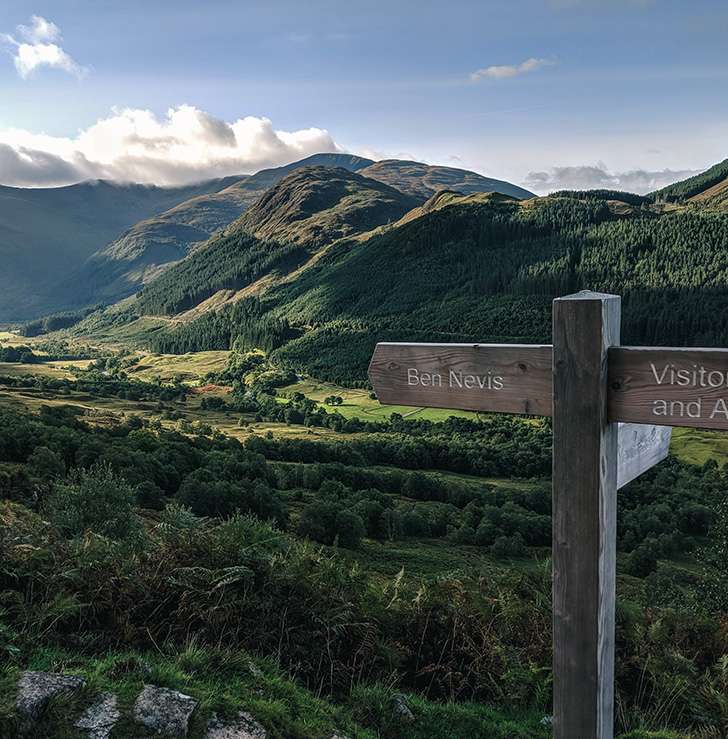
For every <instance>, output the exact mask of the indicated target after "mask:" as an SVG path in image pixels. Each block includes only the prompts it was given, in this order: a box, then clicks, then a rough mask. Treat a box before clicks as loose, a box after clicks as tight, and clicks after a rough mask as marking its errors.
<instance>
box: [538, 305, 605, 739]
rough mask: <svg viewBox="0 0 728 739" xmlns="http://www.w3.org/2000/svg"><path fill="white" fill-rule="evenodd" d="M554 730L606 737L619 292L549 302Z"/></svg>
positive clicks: (569, 735)
mask: <svg viewBox="0 0 728 739" xmlns="http://www.w3.org/2000/svg"><path fill="white" fill-rule="evenodd" d="M553 316H554V323H553V332H554V357H553V374H554V385H553V391H554V405H553V411H554V422H553V432H554V436H553V562H554V594H553V600H554V737H555V739H575V737H579V739H611V737H612V731H613V713H614V590H615V550H616V518H617V503H616V499H617V495H616V491H617V425H616V424H614V423H608V421H607V412H606V400H607V349H608V347H610V346H612V345H614V344H618V343H619V321H620V299H619V297H617V296H613V295H603V294H598V293H579V294H578V295H571V296H567V297H565V298H558V299H557V300H555V301H554V303H553Z"/></svg>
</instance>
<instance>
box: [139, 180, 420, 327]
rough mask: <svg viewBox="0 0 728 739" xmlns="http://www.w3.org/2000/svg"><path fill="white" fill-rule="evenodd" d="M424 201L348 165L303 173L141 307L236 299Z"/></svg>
mask: <svg viewBox="0 0 728 739" xmlns="http://www.w3.org/2000/svg"><path fill="white" fill-rule="evenodd" d="M418 202H419V201H418V200H417V199H415V198H413V197H411V196H409V195H405V194H404V193H401V192H399V191H398V190H395V189H393V188H391V187H389V186H387V185H384V184H382V183H381V182H377V181H376V180H372V179H369V178H367V177H362V176H360V175H358V174H356V173H355V172H349V171H348V170H346V169H344V168H342V167H302V168H300V169H296V170H295V171H293V172H291V173H290V174H288V175H286V176H285V177H284V178H283V179H282V180H280V181H279V182H278V183H277V184H276V185H274V186H273V187H272V188H270V190H268V191H267V192H266V193H265V195H264V196H263V197H262V198H261V199H260V200H259V201H258V202H257V203H256V204H255V205H254V206H252V207H251V208H250V209H249V210H247V211H246V212H245V213H244V214H243V215H242V216H241V217H240V218H238V219H237V220H235V221H234V222H233V223H232V224H230V226H229V227H228V228H227V229H226V230H225V232H224V233H222V234H220V235H219V236H217V237H214V238H212V239H211V240H210V241H209V242H208V243H207V244H206V245H205V246H204V247H202V248H200V249H198V250H197V251H195V252H194V253H193V254H191V255H190V256H189V257H188V258H187V259H185V260H183V261H182V262H180V263H179V264H177V265H175V266H174V267H172V268H170V269H169V271H167V272H166V273H165V274H164V275H162V277H160V278H159V279H157V280H155V281H153V282H152V283H151V284H149V285H147V286H146V287H145V288H144V289H143V290H141V292H140V293H139V295H138V298H137V301H136V307H137V309H138V310H139V311H140V312H142V313H144V314H158V313H162V314H166V315H169V314H174V313H179V312H180V311H185V310H188V309H189V308H191V307H193V306H194V305H196V304H198V303H199V302H201V301H203V300H207V299H208V298H210V297H211V296H213V295H214V294H215V293H217V292H220V291H222V292H224V293H225V294H224V295H223V296H220V297H221V299H223V300H229V299H232V298H234V297H236V296H235V293H236V291H239V290H247V292H250V288H251V286H252V285H253V283H254V282H255V281H256V280H257V279H259V278H261V277H264V276H267V277H268V284H270V281H271V278H273V277H276V279H281V278H283V277H284V276H286V275H288V274H289V273H290V272H292V271H294V270H296V269H299V268H300V267H302V266H303V265H305V264H306V263H307V262H308V261H309V260H310V259H312V258H313V257H317V258H318V257H320V252H321V251H322V250H324V249H325V248H327V247H329V246H330V245H331V244H333V243H335V242H337V241H339V240H342V239H346V238H347V237H353V236H360V235H361V234H362V233H363V232H365V231H372V230H373V229H375V228H377V227H379V226H382V225H385V224H387V223H391V222H394V221H397V220H398V219H399V218H401V217H402V216H403V215H404V214H405V213H407V212H408V211H410V210H411V209H412V208H413V207H415V206H417V204H418ZM219 304H220V301H218V302H216V303H215V305H216V306H217V305H219Z"/></svg>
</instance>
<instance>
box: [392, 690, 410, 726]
mask: <svg viewBox="0 0 728 739" xmlns="http://www.w3.org/2000/svg"><path fill="white" fill-rule="evenodd" d="M392 712H393V713H394V715H395V717H396V718H398V719H399V720H400V721H414V720H415V715H414V714H413V713H412V711H410V708H409V706H408V705H407V697H406V696H404V695H402V694H401V693H397V694H396V695H395V696H394V698H392Z"/></svg>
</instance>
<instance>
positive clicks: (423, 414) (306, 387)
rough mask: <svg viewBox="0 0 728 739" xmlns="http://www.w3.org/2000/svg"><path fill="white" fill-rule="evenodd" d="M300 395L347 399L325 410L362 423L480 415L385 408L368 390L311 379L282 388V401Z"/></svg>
mask: <svg viewBox="0 0 728 739" xmlns="http://www.w3.org/2000/svg"><path fill="white" fill-rule="evenodd" d="M296 392H298V393H301V394H302V395H305V396H306V397H307V398H311V400H315V401H316V402H318V403H322V404H323V402H324V399H325V398H327V397H329V396H330V395H336V396H339V397H340V398H341V399H342V400H343V403H342V404H341V405H336V406H324V408H325V409H326V410H330V412H333V411H336V412H338V413H340V414H341V415H342V416H344V418H359V419H361V420H362V421H386V420H387V419H388V418H389V417H390V416H391V415H392V413H399V414H400V415H402V416H407V417H412V418H421V419H425V420H427V421H433V422H439V421H445V420H447V419H448V418H449V417H450V416H457V417H459V418H473V419H474V418H476V416H477V414H475V413H471V412H469V411H454V410H445V409H440V408H416V407H414V406H406V405H382V404H381V403H380V402H379V401H378V400H375V399H373V398H371V397H369V391H368V390H352V389H350V388H344V387H339V386H338V385H332V384H329V383H322V382H316V381H315V380H311V379H304V380H300V381H298V382H294V383H292V384H291V385H286V386H285V387H281V388H279V389H278V394H279V396H280V397H281V398H285V397H286V396H290V395H291V394H293V393H296Z"/></svg>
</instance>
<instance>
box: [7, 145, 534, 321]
mask: <svg viewBox="0 0 728 739" xmlns="http://www.w3.org/2000/svg"><path fill="white" fill-rule="evenodd" d="M307 166H335V167H341V168H344V169H346V170H348V171H351V172H358V173H360V174H365V175H366V176H367V177H369V178H370V179H371V180H376V181H378V182H379V183H381V184H383V185H387V186H389V187H393V188H394V189H397V190H399V191H401V192H402V193H404V194H405V195H406V196H409V197H410V198H413V199H414V200H413V201H412V202H415V201H417V204H420V205H421V204H422V203H423V202H424V201H425V200H427V198H429V197H430V196H431V195H432V194H434V193H435V192H437V191H439V190H441V189H456V190H459V191H460V192H465V193H472V192H491V191H498V192H504V193H508V194H512V195H515V196H517V197H527V198H528V197H533V194H532V193H530V192H528V191H527V190H523V189H522V188H518V187H516V186H515V185H511V184H509V183H507V182H502V181H500V180H493V179H489V178H487V177H482V176H481V175H477V174H475V173H474V172H468V171H466V170H462V169H454V168H450V167H431V166H428V165H425V164H419V163H417V162H399V161H397V160H387V161H384V162H376V163H375V162H373V161H372V160H371V159H365V158H362V157H356V156H352V155H349V154H335V153H329V154H316V155H314V156H311V157H308V158H307V159H303V160H301V161H299V162H294V163H292V164H289V165H286V166H284V167H277V168H274V169H268V170H263V171H261V172H258V173H256V174H254V175H251V176H249V177H231V178H227V179H225V180H220V181H215V182H214V183H203V184H202V185H199V186H194V187H190V188H174V189H171V190H168V189H166V188H140V192H142V193H145V194H146V198H147V200H149V205H150V207H145V208H139V209H137V210H136V211H131V210H130V211H129V213H125V212H124V213H122V215H123V216H124V217H121V218H119V217H115V216H116V212H115V211H114V202H113V201H114V192H115V191H114V190H113V188H114V187H116V186H114V185H111V184H110V183H104V185H103V188H105V189H107V190H108V189H109V188H111V190H110V191H109V192H107V194H106V200H105V201H104V200H103V199H102V198H99V197H97V198H96V199H93V200H89V201H88V202H87V203H85V207H84V209H83V210H82V211H79V212H78V213H76V212H75V210H74V207H75V206H74V205H73V204H71V207H64V209H63V210H62V211H61V212H60V213H59V212H58V210H53V211H52V212H50V213H46V214H44V217H45V220H44V219H43V218H42V217H40V215H39V214H38V213H37V212H36V211H33V215H29V216H28V217H26V218H25V219H24V223H18V224H17V226H15V227H14V226H13V224H10V223H9V224H7V225H8V228H7V229H6V235H7V250H6V254H5V256H6V258H7V259H6V261H7V262H8V263H10V264H11V273H12V274H13V276H14V278H15V279H14V282H15V283H16V286H17V289H16V290H14V291H12V294H8V295H7V300H2V299H0V320H5V321H10V320H17V319H20V318H24V317H30V316H33V315H40V314H43V313H46V314H47V313H52V312H56V311H59V310H69V309H75V308H78V307H82V306H85V305H90V304H95V303H99V302H101V303H113V302H115V301H117V300H120V299H122V298H125V297H128V296H129V295H132V294H133V293H135V292H136V291H137V290H139V288H141V287H142V286H143V285H146V284H148V283H149V282H151V281H152V280H153V279H155V278H156V277H158V276H160V275H161V274H162V273H163V272H164V271H165V270H166V269H168V268H169V267H170V266H171V265H172V264H174V263H176V262H178V261H179V260H180V259H183V258H184V257H185V256H187V255H188V254H189V253H191V252H193V251H194V250H195V249H197V248H199V247H200V246H202V245H203V244H204V243H205V242H206V241H207V239H209V238H210V237H211V236H214V235H215V234H218V233H221V232H222V231H223V230H224V229H225V228H226V227H227V226H228V225H229V224H230V223H231V222H232V221H233V220H235V219H236V218H237V217H238V216H240V214H241V213H244V212H245V211H246V210H247V209H248V208H249V207H250V206H252V205H253V204H254V203H256V201H258V200H259V199H260V198H261V197H262V196H263V195H264V194H265V193H266V191H267V190H268V189H269V188H271V187H273V186H274V185H275V184H276V183H277V182H278V181H279V180H281V178H283V177H285V176H286V175H287V174H289V173H290V172H293V171H295V170H296V169H299V168H301V167H307ZM364 170H366V173H365V172H364ZM82 187H84V186H81V185H78V186H73V188H70V189H71V190H72V191H74V192H73V193H72V194H75V197H76V198H77V199H78V198H79V195H78V193H76V192H75V190H74V188H75V189H78V190H80V189H82ZM98 187H99V185H98V183H97V188H98ZM132 187H140V186H132ZM103 188H102V189H103ZM10 189H12V188H10ZM68 189H69V188H59V189H58V191H57V192H55V194H54V192H53V191H48V190H42V191H31V192H32V193H34V194H35V195H36V196H37V197H38V199H40V200H42V199H43V198H46V199H47V200H50V201H51V202H55V201H58V202H60V200H61V198H60V191H62V190H68ZM22 192H23V193H24V194H26V193H27V192H28V191H22ZM122 192H123V191H122ZM134 192H136V191H134ZM149 193H153V194H154V195H155V197H157V200H156V201H152V200H151V198H150V195H149ZM185 196H186V197H185ZM67 199H68V198H67ZM71 199H73V198H71ZM152 202H158V203H159V206H162V207H152ZM345 207H346V206H345ZM117 209H120V210H123V208H121V207H120V206H119V207H118V208H117ZM131 212H133V213H134V215H135V216H142V217H140V218H136V219H133V218H132V217H131V215H130V214H131ZM2 217H3V213H2V201H1V200H0V222H1V220H2ZM69 218H70V219H71V220H70V222H69V220H68V219H69ZM79 218H80V219H81V221H80V223H79V222H78V221H79ZM83 219H85V220H83ZM88 221H91V223H88ZM27 223H33V224H40V223H45V224H46V225H45V226H44V227H43V229H42V234H41V235H39V238H38V239H37V240H34V239H33V237H32V233H33V228H32V227H29V228H27V229H26V228H25V225H26V224H27ZM311 225H312V227H313V228H315V224H313V223H312V224H311ZM354 228H361V229H362V230H367V224H366V222H364V221H362V222H361V223H358V224H356V226H355V225H354V224H349V225H348V226H347V227H346V229H345V231H346V232H347V233H350V232H351V231H352V229H354ZM21 234H24V235H25V237H26V238H25V243H23V245H22V248H20V244H21V243H22V242H23V237H21ZM324 240H325V238H324ZM0 248H2V245H0ZM37 263H38V264H37Z"/></svg>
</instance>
